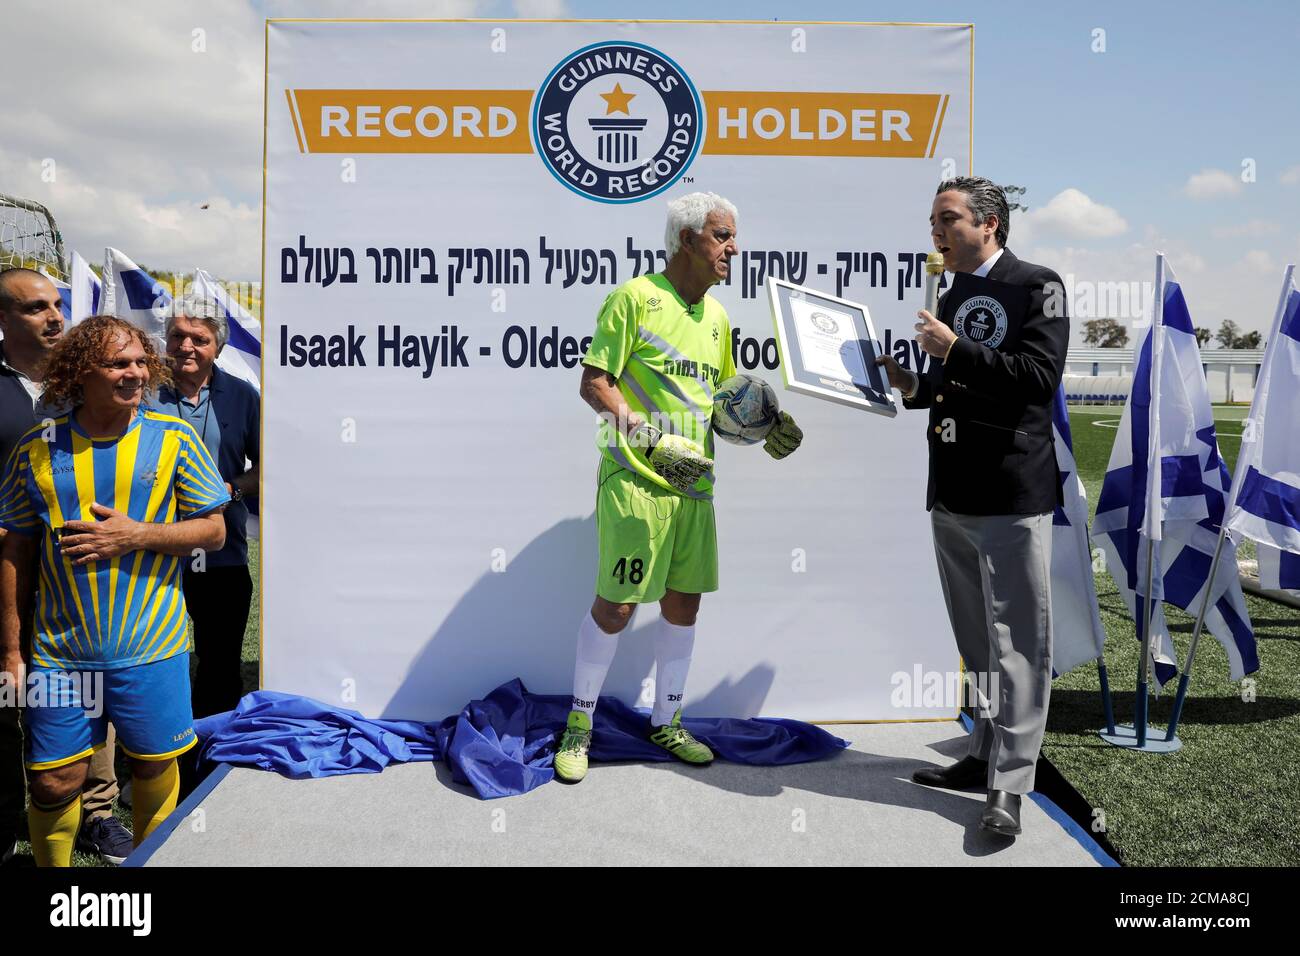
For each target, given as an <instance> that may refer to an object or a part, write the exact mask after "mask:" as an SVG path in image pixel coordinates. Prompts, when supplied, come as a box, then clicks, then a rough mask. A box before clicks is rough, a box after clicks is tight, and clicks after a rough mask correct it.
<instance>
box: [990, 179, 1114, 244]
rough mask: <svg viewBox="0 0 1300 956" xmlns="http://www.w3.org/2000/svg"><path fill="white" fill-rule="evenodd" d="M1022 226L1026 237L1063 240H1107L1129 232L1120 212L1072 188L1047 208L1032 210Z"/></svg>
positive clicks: (1049, 202) (1022, 221)
mask: <svg viewBox="0 0 1300 956" xmlns="http://www.w3.org/2000/svg"><path fill="white" fill-rule="evenodd" d="M1013 223H1014V220H1013ZM1020 225H1021V226H1023V227H1025V230H1024V233H1023V236H1025V237H1039V236H1042V237H1048V238H1060V239H1106V238H1110V237H1112V236H1118V235H1122V234H1123V233H1125V232H1127V231H1128V223H1127V222H1125V221H1124V217H1123V216H1121V215H1120V214H1119V213H1118V212H1116V211H1115V210H1114V209H1112V208H1111V207H1110V206H1103V205H1102V204H1101V203H1098V202H1096V201H1094V200H1093V199H1091V198H1090V197H1089V196H1087V195H1086V194H1084V193H1083V192H1081V191H1079V190H1078V189H1073V188H1071V189H1066V190H1063V191H1061V192H1059V193H1057V194H1056V195H1055V196H1053V197H1052V198H1051V199H1050V200H1048V202H1047V205H1045V206H1040V207H1038V208H1036V209H1030V210H1029V212H1028V213H1026V214H1025V215H1024V216H1023V217H1022V218H1021V221H1020Z"/></svg>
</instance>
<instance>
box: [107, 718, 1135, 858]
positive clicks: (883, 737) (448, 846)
mask: <svg viewBox="0 0 1300 956" xmlns="http://www.w3.org/2000/svg"><path fill="white" fill-rule="evenodd" d="M828 729H830V730H831V731H832V732H834V733H836V734H838V735H839V736H841V737H843V738H845V739H846V740H849V741H850V742H851V744H852V746H851V748H850V749H848V750H846V751H844V752H842V753H841V754H839V755H838V756H836V757H833V758H831V759H829V760H824V761H819V762H815V763H808V764H800V765H797V766H791V767H746V766H740V765H737V764H728V763H722V762H718V763H715V764H714V765H712V766H710V767H706V768H702V769H696V768H691V767H687V766H685V765H683V764H680V763H676V762H674V763H658V764H636V763H612V764H593V765H592V769H591V772H590V773H589V774H588V777H587V779H586V780H585V781H583V782H582V783H581V784H578V785H576V786H566V785H563V784H560V783H554V782H552V783H548V784H546V785H545V786H542V787H540V788H538V789H537V790H534V791H533V792H532V793H528V794H525V795H523V796H519V797H507V798H504V799H500V800H480V799H478V798H477V797H476V796H475V795H474V794H473V792H472V791H470V790H468V788H464V787H460V786H457V785H455V784H452V783H451V772H450V771H449V770H448V769H447V768H446V767H445V766H444V765H443V764H440V763H439V764H429V763H419V764H407V765H399V766H395V767H390V768H389V769H387V770H386V771H384V772H383V773H381V774H355V775H349V776H339V777H329V778H325V779H320V780H289V779H286V778H284V777H281V776H279V775H277V774H274V773H268V772H265V771H261V770H249V769H243V768H236V769H232V770H230V771H229V772H225V773H222V776H221V779H220V780H219V781H218V782H217V784H216V786H215V787H214V788H212V789H211V791H210V792H207V793H204V792H203V791H202V790H200V791H199V792H197V793H196V794H195V795H194V796H193V797H192V798H191V799H190V800H188V801H186V803H185V804H183V805H182V806H181V807H180V808H178V810H177V813H176V814H174V815H173V817H172V818H171V819H169V820H168V821H167V822H166V824H164V826H163V827H162V828H160V830H159V832H158V833H155V834H154V835H153V836H152V837H150V839H149V840H147V841H146V842H145V843H144V844H143V845H142V846H141V847H140V849H139V850H137V851H136V853H135V854H134V855H133V856H132V857H131V859H130V860H129V861H128V864H127V865H137V866H139V865H144V866H271V865H305V866H346V865H368V866H374V865H380V866H383V865H403V866H406V865H414V866H538V865H541V866H546V865H583V866H593V865H595V866H602V865H611V866H660V865H705V866H764V865H792V864H793V865H804V866H842V865H852V866H895V865H924V866H934V865H938V866H1044V865H1046V866H1100V865H1114V864H1113V861H1111V860H1110V858H1109V857H1107V856H1106V855H1105V854H1104V852H1102V851H1101V849H1100V848H1098V847H1097V845H1096V844H1095V843H1093V841H1092V840H1091V839H1090V838H1089V837H1088V835H1087V834H1086V832H1084V831H1082V830H1081V829H1080V828H1079V827H1077V826H1076V825H1074V824H1073V823H1072V822H1070V821H1069V820H1068V818H1067V817H1066V816H1065V814H1063V813H1062V812H1061V811H1060V810H1059V809H1058V808H1057V807H1056V806H1055V805H1054V804H1052V803H1051V802H1050V801H1049V800H1046V799H1045V798H1043V797H1042V796H1041V795H1037V794H1035V795H1033V796H1032V797H1031V798H1027V799H1026V800H1025V801H1024V805H1023V809H1022V814H1021V816H1022V823H1023V825H1024V829H1025V832H1024V834H1023V835H1022V836H1021V837H1018V838H1016V839H1014V840H1013V839H1009V838H1005V837H997V836H993V835H991V834H988V833H986V832H984V831H982V830H981V829H980V828H979V814H980V810H981V808H982V807H983V794H982V793H977V792H969V793H955V792H951V791H945V790H931V789H929V788H926V787H921V786H918V785H916V784H914V783H912V782H911V780H910V777H911V773H912V771H913V770H915V769H916V768H917V767H920V766H924V765H927V764H940V765H942V764H947V763H950V762H951V761H952V760H953V759H955V758H956V757H957V756H959V755H960V754H962V753H964V752H965V747H966V739H965V738H966V734H965V731H964V730H963V728H962V726H961V724H960V723H957V722H946V721H945V722H936V723H914V724H853V725H838V726H832V727H830V728H828ZM219 773H220V771H219ZM214 776H216V775H215V774H214ZM166 830H169V831H170V832H163V831H166Z"/></svg>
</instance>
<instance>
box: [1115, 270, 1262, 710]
mask: <svg viewBox="0 0 1300 956" xmlns="http://www.w3.org/2000/svg"><path fill="white" fill-rule="evenodd" d="M1152 312H1153V316H1154V318H1153V321H1152V324H1151V326H1150V328H1149V330H1148V331H1147V333H1146V335H1145V336H1144V338H1143V340H1142V345H1141V347H1140V348H1139V350H1138V360H1137V367H1136V370H1135V373H1134V377H1133V390H1132V393H1131V394H1130V396H1129V402H1128V404H1126V405H1125V407H1124V414H1123V416H1122V418H1121V419H1120V426H1119V432H1118V435H1117V436H1116V439H1115V444H1114V446H1113V447H1112V449H1111V456H1110V464H1109V465H1108V466H1107V470H1106V477H1105V479H1104V481H1103V483H1102V489H1101V495H1100V497H1099V500H1098V504H1097V516H1096V519H1095V520H1094V522H1093V535H1094V537H1095V540H1096V541H1097V543H1098V544H1099V545H1100V546H1101V547H1102V548H1103V550H1104V551H1105V553H1106V556H1107V561H1108V567H1109V570H1110V572H1111V576H1112V577H1113V578H1114V579H1115V583H1116V585H1117V586H1118V588H1119V591H1120V594H1121V596H1122V597H1123V598H1124V602H1125V604H1127V605H1128V608H1129V611H1130V613H1132V614H1133V615H1134V620H1136V621H1141V620H1143V615H1145V614H1146V613H1147V609H1148V600H1150V601H1154V602H1155V604H1154V606H1153V607H1151V608H1150V611H1151V654H1152V660H1153V663H1154V665H1155V671H1156V679H1157V681H1158V682H1159V683H1161V684H1163V683H1165V682H1166V681H1168V680H1169V679H1170V678H1171V677H1173V676H1174V674H1175V673H1177V669H1176V667H1177V665H1176V658H1175V652H1174V647H1173V643H1172V641H1171V640H1170V639H1169V629H1168V626H1167V624H1166V622H1165V617H1164V611H1163V607H1162V606H1161V603H1160V602H1162V601H1164V602H1168V603H1170V604H1173V605H1175V606H1177V607H1180V608H1182V609H1183V610H1184V611H1186V612H1188V613H1189V614H1192V615H1196V614H1198V613H1199V612H1200V608H1201V604H1202V603H1203V602H1204V601H1205V595H1206V589H1207V588H1208V589H1209V603H1208V607H1207V611H1206V617H1205V627H1206V628H1207V629H1208V630H1209V631H1210V633H1211V634H1213V635H1214V636H1215V638H1216V639H1217V640H1218V641H1219V643H1220V644H1222V645H1223V648H1224V651H1225V652H1226V653H1227V656H1228V662H1229V667H1230V670H1231V672H1232V677H1233V679H1234V680H1240V679H1241V678H1242V677H1244V676H1245V675H1246V674H1249V673H1252V672H1254V671H1255V670H1257V669H1258V668H1259V658H1258V654H1257V650H1256V646H1255V637H1254V633H1253V631H1252V629H1251V626H1250V617H1249V614H1248V612H1247V610H1246V603H1245V598H1244V596H1243V595H1242V593H1241V585H1240V582H1239V580H1238V577H1237V560H1236V552H1235V551H1234V550H1233V549H1232V547H1231V544H1230V542H1229V543H1227V544H1226V545H1225V549H1224V551H1223V553H1222V555H1221V556H1220V559H1219V565H1218V569H1217V571H1216V572H1215V575H1214V580H1213V581H1212V582H1211V581H1210V580H1209V577H1210V566H1211V564H1212V562H1213V558H1214V553H1215V550H1216V548H1217V547H1218V538H1219V527H1220V523H1221V522H1222V521H1223V520H1224V513H1225V511H1226V504H1227V500H1228V492H1229V490H1230V487H1231V481H1230V478H1229V475H1228V469H1227V466H1226V465H1225V464H1224V462H1223V460H1222V459H1221V458H1220V456H1219V449H1218V439H1217V436H1216V434H1215V427H1214V412H1213V408H1212V406H1211V405H1210V396H1209V389H1208V387H1207V385H1206V382H1205V372H1204V369H1203V367H1202V365H1201V355H1200V348H1199V347H1198V345H1197V342H1196V332H1195V328H1194V327H1193V325H1192V320H1191V314H1190V313H1189V311H1188V309H1187V303H1186V301H1185V300H1184V298H1183V293H1182V289H1181V287H1180V286H1179V284H1178V282H1177V280H1176V279H1175V278H1174V276H1173V272H1172V270H1170V269H1169V268H1168V264H1167V263H1166V262H1165V261H1164V257H1163V256H1160V257H1158V259H1157V268H1156V302H1155V307H1154V308H1153V310H1152ZM1148 553H1150V554H1151V555H1152V560H1151V565H1152V567H1151V588H1150V594H1148V593H1147V575H1148V568H1147V555H1148Z"/></svg>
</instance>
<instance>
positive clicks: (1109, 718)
mask: <svg viewBox="0 0 1300 956" xmlns="http://www.w3.org/2000/svg"><path fill="white" fill-rule="evenodd" d="M1097 679H1098V680H1099V681H1101V707H1102V711H1103V712H1104V713H1105V715H1106V733H1108V734H1110V735H1111V736H1112V737H1114V736H1115V708H1114V706H1113V705H1112V704H1111V699H1110V680H1109V679H1107V677H1106V658H1104V657H1098V658H1097Z"/></svg>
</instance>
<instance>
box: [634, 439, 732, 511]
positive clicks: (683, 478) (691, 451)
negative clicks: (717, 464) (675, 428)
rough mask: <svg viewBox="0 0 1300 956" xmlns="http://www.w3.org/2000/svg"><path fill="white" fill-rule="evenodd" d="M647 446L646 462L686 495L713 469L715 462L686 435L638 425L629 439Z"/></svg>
mask: <svg viewBox="0 0 1300 956" xmlns="http://www.w3.org/2000/svg"><path fill="white" fill-rule="evenodd" d="M628 437H629V438H632V439H633V441H632V444H633V445H638V446H640V445H643V446H644V447H645V450H646V460H647V461H649V462H650V467H651V468H653V469H654V472H655V474H656V475H658V476H659V477H660V478H662V479H663V480H664V481H666V482H668V484H670V485H672V486H673V488H675V489H677V490H678V491H680V492H682V493H683V494H685V493H686V492H688V491H690V490H691V489H692V488H693V487H695V483H696V482H697V481H699V480H700V477H701V476H702V475H703V474H704V473H705V472H707V471H708V470H709V469H710V468H712V467H713V459H712V458H709V457H707V456H706V455H705V454H704V449H703V448H701V447H700V446H699V445H698V444H697V443H696V442H693V441H691V440H690V439H689V438H686V437H684V436H682V435H671V434H664V433H663V432H662V431H660V430H659V429H658V428H655V427H654V426H653V425H646V424H642V425H638V426H637V427H636V428H635V429H633V430H632V434H631V435H629V436H628Z"/></svg>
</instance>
